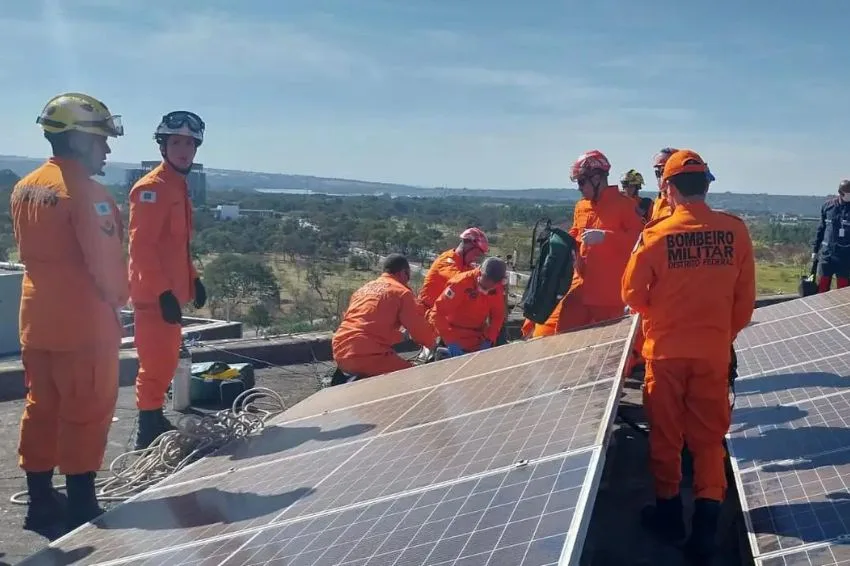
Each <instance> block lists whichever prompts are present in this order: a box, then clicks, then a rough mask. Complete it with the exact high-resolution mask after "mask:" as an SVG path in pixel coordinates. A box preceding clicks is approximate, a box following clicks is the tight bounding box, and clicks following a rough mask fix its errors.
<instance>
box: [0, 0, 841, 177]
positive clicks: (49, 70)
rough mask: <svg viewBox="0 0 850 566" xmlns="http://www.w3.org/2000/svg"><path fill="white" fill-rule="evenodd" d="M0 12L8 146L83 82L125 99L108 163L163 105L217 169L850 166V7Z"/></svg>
mask: <svg viewBox="0 0 850 566" xmlns="http://www.w3.org/2000/svg"><path fill="white" fill-rule="evenodd" d="M7 4H9V5H8V6H4V12H3V14H2V15H0V76H3V77H4V78H6V81H7V84H13V81H17V82H14V88H7V89H3V90H2V91H0V102H2V104H3V106H4V108H5V110H6V111H5V113H4V135H3V137H2V138H0V153H3V154H17V155H21V154H23V155H33V156H38V155H43V154H44V152H45V150H46V147H45V142H44V140H43V139H42V138H41V136H40V132H39V130H38V128H37V126H36V125H35V116H36V115H37V114H38V112H39V111H40V109H41V107H42V105H43V104H44V102H46V101H47V99H48V98H50V97H51V96H53V95H54V94H56V93H58V92H61V91H67V90H75V91H83V92H87V93H90V94H92V95H94V96H97V97H98V98H100V99H102V100H103V101H104V102H105V103H106V104H107V105H108V106H109V107H110V109H111V110H112V111H113V112H115V113H116V114H121V115H122V117H123V121H124V124H125V127H126V131H127V135H126V136H125V137H124V138H121V139H118V140H114V142H113V143H112V148H113V154H112V155H111V156H110V159H111V160H112V161H115V162H124V163H135V162H137V161H140V160H141V159H145V158H152V157H155V156H156V149H155V148H154V147H153V140H152V139H151V134H152V131H153V129H154V127H155V125H156V122H157V121H158V119H159V118H160V116H161V115H162V114H163V113H165V112H166V111H168V110H172V109H176V108H188V109H191V110H194V111H196V112H198V113H199V114H201V115H202V116H203V117H204V119H205V120H206V122H207V124H208V131H207V142H206V143H205V145H204V146H203V147H202V148H201V151H200V153H199V155H198V160H199V161H201V162H203V163H205V164H206V165H207V166H208V167H213V168H216V169H239V170H244V171H257V172H268V173H282V174H298V175H313V176H319V177H332V178H344V179H356V180H366V181H373V182H388V183H398V184H405V185H414V186H425V187H437V186H447V187H469V188H489V189H495V188H508V189H519V188H526V187H567V188H569V187H572V186H573V185H572V183H570V182H569V179H568V171H569V165H570V163H571V162H572V161H573V160H574V159H575V158H576V157H577V156H578V155H579V154H580V153H581V152H582V151H584V150H587V149H592V148H598V149H601V150H602V151H604V152H606V154H607V155H608V156H609V158H610V159H611V161H612V164H613V168H614V170H613V171H612V175H613V176H614V177H615V179H614V180H616V179H617V178H619V175H620V174H621V173H622V172H624V171H626V170H628V169H630V168H636V169H638V170H639V171H641V172H642V173H643V174H644V176H645V177H647V181H649V182H650V184H651V183H652V181H651V179H650V177H651V169H650V158H651V156H652V155H653V153H655V152H656V151H657V150H658V149H659V148H661V147H662V146H666V145H672V146H685V147H690V148H693V149H695V150H697V151H699V152H700V153H702V154H703V156H704V157H705V159H706V160H707V161H708V162H709V163H710V165H711V168H712V171H713V172H714V173H715V174H716V176H717V178H718V181H717V183H716V185H715V187H716V189H717V190H719V191H726V190H731V191H736V192H756V193H757V192H769V193H778V194H791V193H794V194H825V193H829V192H834V190H835V188H836V187H837V185H838V182H839V180H840V179H842V178H845V177H850V165H848V162H847V158H846V156H847V155H848V154H850V139H848V136H847V133H846V125H847V124H849V123H850V106H848V105H847V104H846V101H845V98H846V92H847V91H848V88H847V87H848V82H850V73H848V70H850V68H849V67H850V59H848V58H847V57H845V56H844V54H846V46H845V40H844V37H845V35H846V34H845V30H844V28H845V25H844V22H846V8H845V6H844V4H842V3H841V2H834V1H832V0H810V1H808V2H805V3H798V2H791V1H790V0H779V1H778V2H776V1H774V2H768V1H767V0H752V1H751V2H747V3H744V4H742V3H740V2H733V1H732V0H717V1H716V2H713V3H712V4H711V9H710V10H706V9H705V7H704V6H699V5H683V4H681V3H677V2H673V1H672V0H647V1H646V2H628V1H626V0H598V1H597V2H595V3H594V4H593V5H592V8H588V7H581V6H576V5H575V4H573V3H568V2H561V1H555V0H538V1H537V2H535V3H533V8H529V7H527V6H530V5H524V4H522V3H518V2H507V1H506V0H496V1H492V0H489V1H485V0H466V1H465V2H442V1H439V2H438V1H435V0H413V1H410V2H399V1H397V0H360V1H358V2H350V1H348V0H288V1H287V2H280V1H278V0H253V1H251V2H246V3H241V4H239V5H236V4H233V3H232V2H230V1H229V0H205V1H203V2H202V1H200V0H187V1H186V2H183V3H176V4H175V3H173V2H166V1H165V0H149V1H148V2H146V3H142V4H139V3H137V4H133V3H130V2H126V1H124V0H40V1H33V0H26V1H24V0H13V1H11V2H8V3H7Z"/></svg>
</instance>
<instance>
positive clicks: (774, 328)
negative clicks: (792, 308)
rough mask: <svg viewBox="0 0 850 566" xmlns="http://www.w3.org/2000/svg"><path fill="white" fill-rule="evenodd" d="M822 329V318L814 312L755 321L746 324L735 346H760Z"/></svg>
mask: <svg viewBox="0 0 850 566" xmlns="http://www.w3.org/2000/svg"><path fill="white" fill-rule="evenodd" d="M824 329H825V325H824V323H823V318H821V317H820V316H819V315H817V314H816V313H809V314H803V315H799V316H795V317H792V318H787V319H784V320H776V321H768V322H757V323H755V324H751V325H750V326H748V327H747V328H746V330H745V331H744V332H742V333H741V334H740V335H739V336H738V339H737V341H736V342H735V348H736V349H737V350H743V349H744V348H752V347H754V346H762V345H764V344H769V343H771V342H778V341H780V340H787V339H789V338H795V337H797V336H800V335H802V334H809V333H811V332H818V331H821V330H824Z"/></svg>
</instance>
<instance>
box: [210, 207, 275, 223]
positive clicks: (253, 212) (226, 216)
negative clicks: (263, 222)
mask: <svg viewBox="0 0 850 566" xmlns="http://www.w3.org/2000/svg"><path fill="white" fill-rule="evenodd" d="M241 216H259V217H261V218H274V217H275V216H279V214H278V213H277V212H275V211H274V210H271V209H256V208H240V207H239V205H238V204H220V205H218V206H216V207H215V208H214V209H213V218H215V219H216V220H235V219H237V218H239V217H241Z"/></svg>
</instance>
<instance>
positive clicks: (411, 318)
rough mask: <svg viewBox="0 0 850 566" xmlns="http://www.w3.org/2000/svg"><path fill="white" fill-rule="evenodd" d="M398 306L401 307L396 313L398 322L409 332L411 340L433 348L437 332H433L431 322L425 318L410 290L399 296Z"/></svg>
mask: <svg viewBox="0 0 850 566" xmlns="http://www.w3.org/2000/svg"><path fill="white" fill-rule="evenodd" d="M400 306H401V308H400V309H399V313H398V317H399V322H401V325H402V326H404V327H405V328H406V329H407V331H408V332H409V333H410V337H411V338H413V341H414V342H416V343H417V344H419V345H420V346H425V347H426V348H433V346H434V343H435V342H436V341H437V334H436V332H434V327H433V326H431V323H430V322H428V321H427V320H426V319H425V313H424V312H423V310H422V307H421V306H420V304H419V303H418V302H417V300H416V298H415V297H414V296H413V293H412V292H410V293H404V294H403V295H402V296H401V305H400Z"/></svg>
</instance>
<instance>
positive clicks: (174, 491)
mask: <svg viewBox="0 0 850 566" xmlns="http://www.w3.org/2000/svg"><path fill="white" fill-rule="evenodd" d="M358 447H359V446H358ZM355 449H356V448H355V447H352V446H340V447H337V448H335V449H334V450H332V451H328V452H327V453H323V454H322V457H321V458H315V459H310V460H307V459H305V458H303V457H302V458H296V459H294V460H293V461H295V460H297V463H290V465H288V466H286V467H281V468H273V467H269V468H267V469H265V470H263V471H261V472H253V473H249V472H250V471H249V472H245V475H239V474H237V473H231V474H224V475H221V476H217V477H215V478H213V479H211V480H201V481H198V482H195V483H189V484H183V485H180V486H176V487H173V488H161V489H157V490H153V491H151V490H148V491H146V492H144V493H142V494H141V495H140V496H139V497H138V498H137V499H136V500H134V501H131V502H127V503H125V504H124V505H122V506H120V507H118V508H116V509H114V510H112V511H110V512H109V513H108V514H106V515H103V516H102V517H101V518H99V519H98V520H97V521H96V522H95V523H94V525H89V526H86V527H84V528H83V529H82V530H81V531H80V532H79V533H77V534H76V535H74V536H73V537H71V538H68V539H64V540H62V541H60V542H58V543H55V544H54V546H56V547H57V548H59V549H61V550H63V551H72V550H73V549H74V548H77V547H80V546H92V547H94V549H95V550H94V552H93V553H92V555H91V556H90V557H89V559H90V560H91V562H102V561H105V560H114V559H118V558H122V557H125V556H129V555H132V554H138V553H142V552H147V551H149V550H150V549H152V548H164V547H170V546H175V545H181V544H187V543H191V542H195V541H198V540H203V539H208V538H210V537H214V536H220V535H224V534H228V533H235V532H237V531H239V530H241V529H245V528H250V527H252V526H257V525H264V524H266V523H268V522H269V521H271V520H273V519H274V518H275V517H276V516H278V515H280V514H281V513H282V512H283V511H284V510H285V509H286V508H287V507H289V506H291V505H293V504H294V503H295V502H296V501H297V500H298V499H299V498H300V497H303V496H304V495H306V494H308V493H310V490H312V489H314V488H315V486H316V485H317V484H318V483H319V481H321V480H322V479H323V478H325V477H327V476H328V474H330V473H331V472H332V471H333V470H334V468H336V467H337V466H338V465H340V464H342V463H343V462H344V461H345V459H346V458H348V457H349V456H351V455H352V454H353V453H354V451H355ZM293 461H290V462H293Z"/></svg>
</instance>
